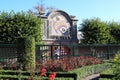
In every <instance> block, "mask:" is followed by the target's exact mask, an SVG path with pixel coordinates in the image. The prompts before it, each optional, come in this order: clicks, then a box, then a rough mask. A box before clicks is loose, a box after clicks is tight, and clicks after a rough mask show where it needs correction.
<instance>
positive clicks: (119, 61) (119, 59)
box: [113, 53, 120, 80]
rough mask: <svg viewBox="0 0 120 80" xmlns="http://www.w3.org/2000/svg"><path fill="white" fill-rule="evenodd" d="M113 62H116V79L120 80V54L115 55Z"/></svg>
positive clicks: (114, 71)
mask: <svg viewBox="0 0 120 80" xmlns="http://www.w3.org/2000/svg"><path fill="white" fill-rule="evenodd" d="M113 61H114V70H113V73H114V75H115V77H114V79H115V80H119V79H120V53H118V54H116V55H115V57H114V60H113Z"/></svg>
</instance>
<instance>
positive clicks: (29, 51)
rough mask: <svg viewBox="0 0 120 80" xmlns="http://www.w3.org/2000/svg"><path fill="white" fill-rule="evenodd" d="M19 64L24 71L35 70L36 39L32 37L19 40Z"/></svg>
mask: <svg viewBox="0 0 120 80" xmlns="http://www.w3.org/2000/svg"><path fill="white" fill-rule="evenodd" d="M18 55H19V58H18V62H19V63H20V66H21V67H22V68H23V70H32V71H34V70H35V39H34V38H33V37H31V36H29V37H22V38H19V39H18Z"/></svg>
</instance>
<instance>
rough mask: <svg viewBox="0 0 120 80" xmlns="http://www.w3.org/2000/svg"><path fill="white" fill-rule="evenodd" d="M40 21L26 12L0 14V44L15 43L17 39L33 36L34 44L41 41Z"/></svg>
mask: <svg viewBox="0 0 120 80" xmlns="http://www.w3.org/2000/svg"><path fill="white" fill-rule="evenodd" d="M41 24H42V21H41V19H40V18H38V17H36V16H35V15H33V14H30V13H27V12H17V13H15V12H14V11H11V12H10V13H8V12H0V43H1V44H8V43H16V40H17V38H18V37H23V36H33V37H34V38H35V41H36V42H39V41H40V40H41V36H42V25H41Z"/></svg>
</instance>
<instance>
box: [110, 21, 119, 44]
mask: <svg viewBox="0 0 120 80" xmlns="http://www.w3.org/2000/svg"><path fill="white" fill-rule="evenodd" d="M109 28H110V34H111V36H112V37H113V39H114V43H116V44H117V43H120V24H118V23H117V22H112V23H109Z"/></svg>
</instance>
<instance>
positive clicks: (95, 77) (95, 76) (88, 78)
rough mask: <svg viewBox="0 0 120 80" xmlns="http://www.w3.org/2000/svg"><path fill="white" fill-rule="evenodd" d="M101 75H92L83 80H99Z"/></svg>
mask: <svg viewBox="0 0 120 80" xmlns="http://www.w3.org/2000/svg"><path fill="white" fill-rule="evenodd" d="M99 76H100V74H92V75H90V76H87V77H85V78H83V79H82V80H99V79H98V78H99Z"/></svg>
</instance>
